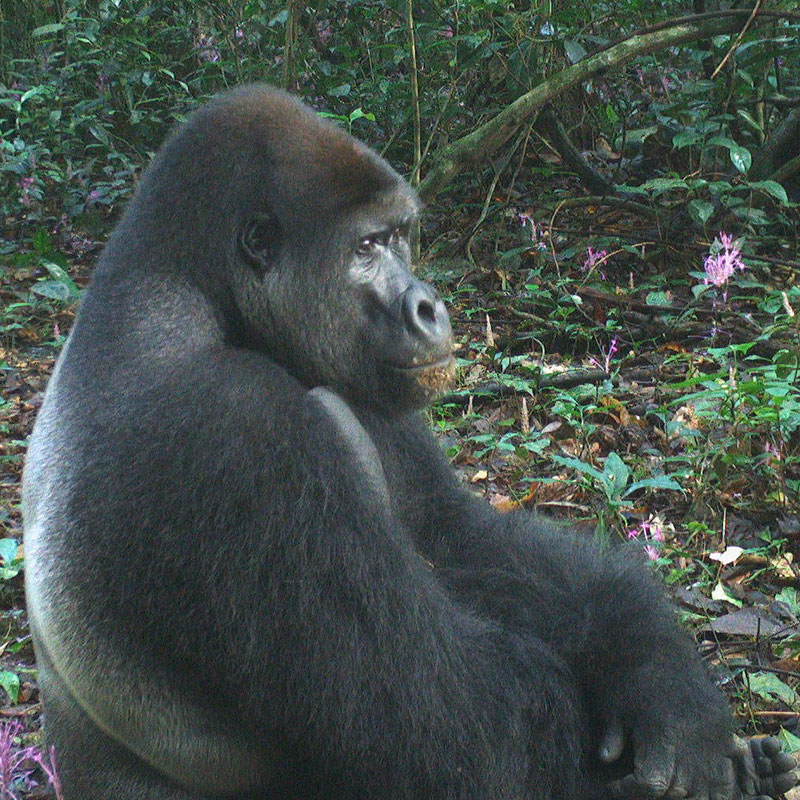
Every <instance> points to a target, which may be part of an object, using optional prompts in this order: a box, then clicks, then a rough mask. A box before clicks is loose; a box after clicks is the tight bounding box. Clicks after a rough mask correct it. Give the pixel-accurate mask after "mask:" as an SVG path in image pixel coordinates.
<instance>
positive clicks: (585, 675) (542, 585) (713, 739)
mask: <svg viewBox="0 0 800 800" xmlns="http://www.w3.org/2000/svg"><path fill="white" fill-rule="evenodd" d="M367 424H368V427H370V429H371V430H374V436H375V440H376V441H377V442H379V443H381V444H380V445H379V449H380V450H381V455H382V458H383V461H384V463H385V464H389V465H390V467H389V484H390V487H391V490H392V496H393V497H407V498H408V505H407V507H406V508H405V509H403V511H402V512H400V513H402V514H404V515H405V516H406V518H409V519H411V520H413V521H412V523H411V524H412V527H413V528H414V529H415V530H416V532H417V539H418V546H419V547H420V549H421V550H422V551H423V552H424V553H425V554H426V557H427V558H428V559H430V561H431V562H432V563H433V565H434V566H435V568H436V570H435V571H436V574H437V576H438V577H439V578H440V579H441V580H442V581H443V582H444V584H445V585H446V586H447V587H448V588H449V589H451V591H452V592H453V593H454V595H455V596H456V597H457V598H459V599H460V600H461V601H462V602H464V603H465V604H466V605H468V606H469V607H470V608H472V609H474V610H475V611H476V612H477V613H480V614H483V615H486V616H488V617H490V618H493V619H497V620H499V621H500V622H501V623H502V624H503V625H504V626H507V627H508V628H510V629H511V630H514V631H517V632H520V633H522V632H526V631H527V632H535V633H536V635H537V636H539V637H541V638H542V639H543V640H544V641H546V642H547V643H548V644H549V645H550V646H551V647H553V649H554V650H555V651H556V652H557V653H558V654H559V655H560V656H561V657H562V658H564V659H565V661H566V662H567V664H568V665H569V667H570V668H571V669H572V671H573V672H574V674H575V675H576V676H577V678H578V681H579V684H580V686H581V688H582V691H583V693H584V698H585V702H586V705H587V707H588V709H589V713H590V714H591V721H592V723H593V724H594V725H595V726H596V728H597V730H596V731H595V733H594V734H592V735H593V736H594V744H592V746H591V747H592V750H593V751H594V752H595V753H596V754H597V756H598V757H599V761H600V763H598V765H597V766H598V769H599V771H600V777H601V779H603V780H606V781H609V782H611V780H610V779H611V778H612V776H613V777H618V778H619V779H618V780H616V781H614V782H613V783H612V788H613V789H614V791H615V792H617V793H620V794H623V795H637V794H641V793H643V792H644V793H646V794H648V795H649V796H655V797H657V796H661V795H668V796H671V797H672V796H674V797H683V796H687V795H688V796H691V797H695V796H696V797H707V796H709V797H711V798H712V800H713V799H714V798H725V797H728V796H729V794H730V793H732V792H733V791H734V788H735V787H734V785H733V784H734V775H733V770H732V765H731V759H732V760H733V762H734V764H735V766H736V767H737V769H738V770H739V771H740V772H742V771H743V770H746V764H747V763H749V762H750V761H752V757H751V755H752V754H750V753H749V752H748V753H745V752H744V751H742V750H741V748H737V747H736V746H735V745H734V743H733V737H732V722H731V718H730V713H729V711H728V709H727V707H726V705H725V702H724V700H723V698H722V696H721V695H720V694H719V692H717V691H716V689H715V688H714V687H713V686H712V684H711V681H710V679H709V677H708V676H707V674H706V672H705V669H704V668H703V666H702V664H701V662H700V660H699V658H698V657H697V654H696V652H695V651H694V647H693V646H692V644H691V642H690V640H689V638H688V637H687V636H686V635H685V634H684V633H683V632H682V631H680V630H679V628H678V626H677V625H676V624H675V621H674V613H673V611H672V610H671V608H670V606H669V604H668V603H667V602H666V601H665V598H664V596H663V591H661V589H660V587H658V586H657V585H656V584H655V583H654V581H653V580H651V578H650V576H649V574H647V572H646V570H645V569H644V568H643V566H642V565H641V564H640V563H639V559H637V558H636V557H635V556H634V554H632V553H631V552H630V551H627V550H626V549H624V548H618V549H608V548H603V547H600V546H598V545H597V544H595V543H594V542H592V541H588V540H585V539H578V538H577V537H575V536H573V535H572V534H570V533H568V532H566V531H563V530H562V531H559V530H554V529H552V528H548V527H547V526H545V525H543V524H542V523H541V522H540V521H538V520H537V519H536V518H535V517H534V516H532V515H530V514H527V513H525V512H518V513H511V514H505V515H502V514H498V513H496V512H494V511H492V510H491V509H490V508H489V507H488V506H487V505H486V504H485V503H483V502H482V501H479V500H477V499H476V498H474V497H473V496H471V495H470V494H469V493H468V492H466V491H465V490H464V489H463V487H461V486H460V485H459V484H458V482H457V481H456V480H455V479H454V477H453V475H452V470H451V469H450V467H449V465H448V464H447V463H446V461H445V459H444V458H443V456H442V454H441V452H440V450H439V448H438V446H437V445H436V443H435V442H434V441H433V439H432V437H431V436H430V435H429V433H428V432H427V430H424V429H423V427H422V426H421V424H420V423H419V420H417V419H415V418H411V417H410V418H407V419H406V421H405V422H404V423H403V425H402V426H399V425H397V423H396V422H394V423H393V425H392V427H390V426H388V425H386V424H385V423H383V422H382V421H381V420H379V419H377V418H373V419H370V420H368V422H367ZM391 465H396V467H395V468H392V466H391ZM409 476H414V477H413V480H411V481H409ZM401 482H404V483H403V485H402V486H400V485H399V484H400V483H401ZM434 487H435V488H434ZM628 742H630V743H631V745H632V749H633V753H632V755H633V763H632V765H628V766H629V767H631V769H630V770H629V774H627V775H624V773H622V774H620V767H621V766H622V762H620V763H619V764H614V765H613V766H614V770H613V771H612V769H611V768H610V767H602V766H601V764H602V763H606V764H610V763H611V762H616V761H617V760H618V759H620V756H621V755H622V754H623V750H625V749H626V746H627V744H628ZM774 755H775V757H774V758H772V759H771V762H770V765H769V766H768V767H765V770H766V771H767V772H769V774H772V772H773V771H774V773H775V774H776V775H778V776H779V778H778V780H777V781H773V782H775V783H776V785H777V784H780V786H781V787H783V786H785V785H786V784H788V785H792V784H793V783H794V782H795V776H793V775H791V774H790V770H791V768H792V765H790V764H789V763H788V760H787V759H785V758H783V759H782V757H780V756H779V755H777V754H774ZM781 759H782V760H781ZM750 771H751V773H752V770H750ZM762 774H763V775H766V772H765V773H762ZM623 776H624V777H623ZM781 776H782V777H781ZM739 783H740V784H741V785H742V786H743V787H745V784H746V785H747V786H748V787H749V784H748V783H747V782H743V781H742V780H740V781H739ZM750 783H753V781H750ZM759 786H760V787H761V791H758V788H759ZM766 786H767V783H766V782H765V781H762V782H761V783H760V784H759V785H758V786H756V785H754V788H755V789H756V791H755V793H756V794H766V791H767V789H766ZM749 790H751V791H752V790H753V787H750V789H749ZM731 796H732V795H731Z"/></svg>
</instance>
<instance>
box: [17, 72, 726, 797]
mask: <svg viewBox="0 0 800 800" xmlns="http://www.w3.org/2000/svg"><path fill="white" fill-rule="evenodd" d="M416 213H417V202H416V199H415V197H414V195H413V193H412V192H411V190H410V189H409V188H408V187H407V186H406V185H405V183H404V182H403V181H402V180H401V179H400V178H399V177H398V176H397V175H396V174H395V173H394V172H393V171H392V170H391V169H390V168H389V167H388V166H387V165H386V164H385V163H384V162H383V161H382V160H381V159H380V158H378V157H377V156H376V155H374V154H373V153H372V152H370V151H369V150H368V149H367V148H365V147H364V146H363V145H361V144H360V143H358V142H356V141H355V140H353V139H351V138H350V137H349V136H347V135H346V134H345V133H343V132H341V131H340V130H338V129H336V128H335V127H333V126H331V125H329V124H328V123H326V122H324V121H322V120H321V119H320V118H319V117H317V116H316V115H315V114H314V113H312V112H311V111H310V110H308V109H307V108H305V107H304V106H303V105H302V104H300V103H298V102H297V101H295V100H293V99H291V98H289V97H288V96H286V95H284V94H283V93H281V92H278V91H276V90H273V89H269V88H265V87H249V88H244V89H241V90H238V91H235V92H233V93H229V94H227V95H224V96H222V97H220V98H218V99H217V100H216V101H214V102H213V103H211V104H210V105H209V106H208V107H206V108H205V109H204V110H202V111H201V112H200V113H198V114H197V115H195V116H194V117H193V118H192V119H191V120H190V121H189V122H188V123H186V124H185V125H184V126H182V127H181V128H180V129H179V130H178V131H177V133H176V134H175V135H173V137H172V138H171V139H170V140H169V141H168V142H167V144H166V145H165V147H164V148H163V149H162V151H161V153H160V154H159V155H158V156H157V157H156V159H155V161H154V162H153V164H152V166H151V167H150V168H149V170H148V171H147V172H146V174H145V175H144V176H143V178H142V181H141V185H140V187H139V189H138V191H137V193H136V196H135V198H134V199H133V201H132V202H131V205H130V207H129V209H128V211H127V213H126V214H125V216H124V218H123V219H122V221H121V223H120V225H119V227H118V228H117V230H116V232H115V233H114V235H113V237H112V239H111V241H110V242H109V244H108V247H107V248H106V250H105V253H104V255H103V256H102V258H101V262H100V265H99V267H98V269H97V272H96V275H95V277H94V280H93V282H92V285H91V287H90V289H89V290H88V292H87V294H86V298H85V300H84V303H83V307H82V309H81V311H80V314H79V317H78V320H77V322H76V324H75V326H74V329H73V331H72V333H71V336H70V339H69V342H68V343H67V345H66V347H65V349H64V352H63V354H62V356H61V359H60V360H59V363H58V367H57V369H56V372H55V374H54V376H53V379H52V381H51V383H50V387H49V389H48V392H47V396H46V399H45V402H44V405H43V408H42V410H41V413H40V416H39V419H38V422H37V426H36V431H35V433H34V436H33V439H32V442H31V447H30V454H29V459H28V464H27V467H26V474H25V522H26V543H25V548H26V561H27V581H28V584H27V590H28V601H29V612H30V621H31V627H32V631H33V635H34V642H35V646H36V653H37V658H38V663H39V667H40V684H41V690H42V695H43V699H44V705H45V711H46V729H47V732H48V735H49V737H50V739H51V740H52V742H53V743H54V744H55V746H56V748H57V754H58V764H59V767H60V771H61V778H62V782H63V785H64V794H65V798H66V800H209V799H210V798H214V797H223V796H230V797H236V798H240V799H241V800H244V799H245V798H251V799H252V800H255V799H256V798H258V799H259V800H266V799H267V798H276V799H277V798H280V799H281V800H285V799H288V798H298V799H299V798H304V799H306V800H310V799H311V798H348V800H350V799H353V800H357V798H364V799H365V800H367V799H369V800H383V799H388V798H393V799H394V800H406V799H407V798H408V799H410V798H419V799H420V800H422V799H423V798H424V800H435V799H436V798H453V799H454V798H464V800H467V799H469V800H480V799H481V798H485V799H486V800H490V799H491V800H503V799H504V798H507V799H508V800H511V799H512V798H514V800H517V799H518V798H522V799H532V798H542V799H543V800H544V799H545V798H546V799H547V800H556V799H557V798H564V800H580V798H591V797H598V796H604V795H607V794H608V792H609V791H610V789H609V782H610V781H612V780H614V779H622V782H621V783H619V784H618V787H620V788H621V790H622V791H624V792H627V793H631V792H633V791H638V790H639V789H649V791H650V793H651V794H652V795H654V796H657V795H660V794H664V793H665V792H666V791H667V789H668V788H669V787H670V785H671V786H672V791H673V792H675V791H677V790H678V789H680V787H681V786H682V787H684V788H685V790H686V792H688V793H689V794H690V795H691V796H694V797H697V798H704V799H705V798H708V797H709V795H710V797H711V798H712V800H721V799H722V798H724V797H728V796H729V795H730V794H731V792H732V791H733V790H734V784H733V779H732V775H733V772H732V768H731V760H730V758H731V757H732V756H733V750H732V747H733V744H732V739H731V721H730V716H729V713H728V711H727V709H726V706H725V703H724V702H723V700H722V698H721V697H720V696H719V695H718V693H717V692H716V691H715V689H714V688H713V687H712V686H711V684H710V682H709V680H708V678H707V676H706V674H705V673H704V670H703V668H702V666H701V664H700V662H699V661H698V659H697V657H696V655H695V653H694V651H693V647H692V646H691V644H690V642H689V640H688V639H687V638H686V637H685V636H684V635H683V634H682V633H681V632H679V630H678V629H677V627H676V625H675V624H674V622H673V614H672V612H671V610H670V609H669V608H668V607H667V605H666V604H665V602H664V600H663V599H662V596H661V592H660V591H659V590H658V589H657V588H656V587H655V586H654V584H653V582H652V581H651V580H650V578H649V577H648V575H647V574H646V571H645V570H644V569H643V568H642V566H641V565H640V564H639V563H638V561H637V560H636V559H635V558H632V557H631V555H630V554H629V553H627V552H623V551H611V550H605V549H602V548H600V547H598V546H596V545H595V544H593V543H591V542H588V541H584V540H581V539H578V538H576V537H574V536H571V535H568V534H566V533H562V532H553V531H550V530H547V529H546V528H543V527H542V526H541V525H540V524H539V523H537V522H536V521H535V520H534V519H533V518H532V517H531V516H529V515H527V514H509V515H506V516H501V515H498V514H496V513H494V512H493V511H492V510H490V509H489V508H488V507H487V506H485V505H484V504H483V503H481V502H479V501H477V500H476V499H474V498H473V497H472V496H470V494H469V493H468V492H466V491H465V490H464V489H463V488H462V487H461V486H460V485H459V483H458V481H457V480H456V479H455V478H454V476H453V475H452V472H451V470H450V468H449V465H448V464H447V463H446V461H445V459H444V458H443V457H442V455H441V454H440V452H439V449H438V447H437V445H436V443H435V442H434V440H433V438H432V436H431V434H430V433H429V432H428V430H427V429H426V428H425V426H424V425H423V424H422V422H421V421H420V418H419V415H418V413H417V409H419V408H420V407H421V406H422V405H424V404H425V403H426V402H427V401H428V400H429V399H430V397H432V396H433V394H435V393H436V392H437V391H440V390H441V389H442V388H443V387H444V386H445V385H446V383H447V380H448V378H449V376H450V373H451V370H452V360H451V357H450V351H451V346H450V327H449V322H448V321H447V316H446V312H445V311H444V308H443V306H442V304H441V301H440V300H439V299H438V298H437V297H436V295H435V294H434V293H433V290H432V289H431V288H430V287H429V286H427V285H426V284H423V283H421V282H419V281H417V280H416V279H415V278H413V276H412V275H411V273H410V272H409V270H408V261H409V247H408V242H407V231H408V228H409V225H410V224H411V223H412V221H413V219H414V217H415V215H416ZM603 742H605V743H606V744H605V747H606V749H607V750H608V755H607V759H608V760H610V761H612V762H613V763H611V764H604V763H603V762H602V761H601V760H600V759H599V758H598V751H599V749H600V747H601V744H602V743H603ZM631 757H633V758H635V768H636V769H635V773H633V777H631V776H630V775H629V776H628V777H627V778H625V777H624V776H625V775H626V774H627V773H628V772H630V771H631V769H633V762H632V761H631V760H629V759H631ZM626 781H627V783H626Z"/></svg>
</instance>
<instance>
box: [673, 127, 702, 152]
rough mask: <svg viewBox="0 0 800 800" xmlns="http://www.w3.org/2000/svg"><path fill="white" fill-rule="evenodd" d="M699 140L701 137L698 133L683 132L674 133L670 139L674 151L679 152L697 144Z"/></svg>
mask: <svg viewBox="0 0 800 800" xmlns="http://www.w3.org/2000/svg"><path fill="white" fill-rule="evenodd" d="M701 139H702V137H701V136H700V134H699V133H695V132H694V131H685V132H684V133H676V134H675V135H674V136H673V137H672V144H673V146H674V147H675V148H676V149H678V150H680V149H681V148H683V147H691V146H692V145H693V144H697V143H698V142H699V141H701Z"/></svg>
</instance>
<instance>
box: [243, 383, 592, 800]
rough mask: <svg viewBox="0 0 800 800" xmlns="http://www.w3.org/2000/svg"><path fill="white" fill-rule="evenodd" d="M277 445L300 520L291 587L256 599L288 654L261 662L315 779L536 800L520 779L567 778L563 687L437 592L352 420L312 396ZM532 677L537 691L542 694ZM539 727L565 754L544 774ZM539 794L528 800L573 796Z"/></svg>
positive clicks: (395, 790) (569, 762)
mask: <svg viewBox="0 0 800 800" xmlns="http://www.w3.org/2000/svg"><path fill="white" fill-rule="evenodd" d="M284 436H286V438H287V439H289V440H290V441H291V442H292V445H291V446H292V448H293V449H294V450H295V451H297V458H295V459H294V469H293V472H292V474H291V475H290V476H284V477H285V478H287V477H288V479H287V480H286V486H288V487H290V489H291V490H293V496H292V498H291V500H292V505H293V506H294V507H293V508H289V507H287V508H286V509H285V511H284V512H282V513H283V514H285V515H286V516H287V518H289V517H291V520H290V521H289V520H288V519H287V521H289V524H288V525H287V532H288V533H289V535H290V536H291V537H292V539H293V540H294V541H292V542H286V543H285V544H280V545H278V547H277V551H278V552H280V553H281V558H282V559H284V560H285V564H284V569H283V571H284V573H285V574H287V575H290V576H300V577H299V578H297V579H296V582H295V583H294V584H293V583H291V582H289V583H287V584H286V585H283V586H280V587H270V586H262V587H260V590H259V591H260V593H262V594H263V596H265V597H267V598H269V601H268V605H265V607H264V609H263V614H269V615H270V616H272V617H273V618H277V620H278V624H279V625H280V626H281V628H280V630H279V631H277V632H276V634H275V635H276V638H277V640H278V641H281V642H291V644H292V647H291V653H290V654H289V655H288V657H287V659H286V661H285V663H283V662H278V663H277V664H276V663H275V661H276V656H275V653H274V652H271V651H270V650H269V649H268V650H266V651H265V652H264V653H263V658H264V659H265V660H267V661H271V662H272V664H273V667H272V668H271V670H270V671H271V673H272V676H273V677H272V682H273V683H272V688H271V690H270V698H271V700H272V702H273V703H274V701H275V698H276V697H277V698H279V697H283V696H290V697H292V698H294V701H293V704H292V705H291V706H290V707H287V708H285V709H283V710H284V711H286V712H288V714H289V716H287V718H286V719H285V720H284V721H283V728H284V730H286V731H297V732H298V736H299V741H300V742H302V743H303V746H308V744H309V743H310V744H311V748H312V749H311V752H309V753H308V754H307V757H308V759H309V762H310V763H311V764H314V765H316V767H317V769H320V768H321V777H322V778H325V779H327V780H328V781H330V780H335V779H336V776H340V777H341V776H345V777H346V779H347V781H348V782H349V785H350V787H352V793H353V795H354V796H362V792H363V795H364V796H372V797H385V796H386V797H388V796H392V797H407V796H409V797H410V796H415V797H416V796H425V797H432V798H433V797H440V796H441V797H464V798H467V797H470V798H477V797H486V798H488V797H492V798H505V797H522V796H531V797H532V796H534V795H529V794H528V791H529V789H528V781H529V774H528V770H530V769H532V768H534V766H535V767H538V766H539V765H540V764H542V763H548V761H550V760H551V759H554V761H551V762H550V763H553V764H554V767H555V769H554V771H553V772H554V774H555V775H559V776H560V775H565V774H576V773H577V770H575V764H577V763H579V762H580V758H581V754H580V753H579V752H576V750H575V748H574V747H570V746H569V743H570V742H573V743H574V742H577V741H578V729H579V722H578V720H577V719H575V718H574V716H575V715H574V714H572V713H571V712H568V713H566V714H564V715H563V716H562V718H560V719H557V720H554V719H552V716H551V709H552V708H553V707H554V706H558V705H561V703H562V701H564V704H565V705H566V707H567V709H576V708H577V707H578V705H579V701H578V700H577V697H576V690H575V688H574V686H573V684H572V679H571V676H570V675H569V674H568V673H567V672H566V671H565V670H564V668H563V665H562V664H561V663H560V661H559V660H558V659H557V658H554V657H553V654H552V652H551V651H550V649H549V648H547V647H546V646H544V645H543V644H542V643H541V642H535V641H534V640H533V637H530V635H529V634H526V635H525V636H524V637H523V636H519V637H518V636H517V635H516V634H514V633H510V632H507V631H505V630H504V629H502V628H501V627H500V626H498V625H496V624H495V623H492V622H490V621H487V620H484V619H479V618H478V617H476V616H475V615H473V614H472V613H470V612H468V611H465V610H464V609H463V608H461V607H459V606H457V605H456V604H455V603H454V602H453V601H452V598H451V597H450V596H449V595H448V594H447V593H446V592H444V591H442V589H441V586H440V585H439V583H438V581H436V580H435V578H434V576H433V574H432V573H431V570H430V566H429V565H428V564H427V563H426V562H425V561H424V560H423V559H422V558H420V556H419V553H418V552H417V551H416V549H415V548H414V546H413V543H412V542H411V541H410V539H409V538H408V537H407V534H406V532H405V531H404V530H403V529H402V528H401V527H400V526H399V525H398V524H397V521H396V520H395V519H394V517H393V514H392V511H391V509H390V506H389V503H388V498H387V486H386V482H385V475H384V472H383V469H382V466H381V462H380V459H379V457H378V453H377V451H376V449H375V446H374V443H373V442H372V440H371V437H370V436H369V434H368V433H367V432H366V430H365V429H364V428H363V427H362V425H361V424H360V422H359V421H358V419H357V418H356V417H355V416H354V414H353V413H352V411H351V410H350V407H349V406H348V404H347V403H346V402H345V401H344V400H343V399H342V398H340V397H339V396H338V395H336V394H335V393H333V392H331V391H329V390H327V389H322V388H317V389H314V390H312V391H310V392H308V393H307V394H306V395H305V397H304V398H303V400H302V402H301V403H300V409H299V413H298V415H297V418H296V421H295V423H294V424H290V425H289V426H287V428H286V429H284ZM284 466H286V464H284ZM294 470H296V471H294ZM298 487H302V491H301V493H297V491H296V489H297V488H298ZM275 544H277V543H275ZM281 571H282V570H279V569H278V570H276V569H275V566H274V565H271V566H270V567H269V568H268V569H267V570H266V573H267V574H272V575H274V574H278V573H280V572H281ZM260 616H261V615H259V614H256V615H254V617H253V619H254V621H256V620H258V619H259V617H260ZM258 633H259V632H258V631H253V637H254V638H255V637H257V636H258ZM523 638H524V639H525V641H523ZM530 675H537V676H541V677H540V678H539V679H538V680H537V682H536V685H535V686H531V681H530V677H529V676H530ZM254 688H256V690H258V686H256V687H254ZM253 702H256V703H257V702H258V699H257V698H256V697H254V698H253ZM275 710H276V707H274V706H273V708H265V709H264V716H265V717H269V716H272V717H274V714H275ZM278 710H281V709H278ZM538 726H542V727H544V728H546V729H549V730H551V731H552V729H553V726H556V730H558V729H559V728H561V729H562V732H563V736H562V737H561V740H562V741H565V742H567V745H566V746H565V747H564V748H563V750H562V751H559V752H557V753H555V754H551V753H549V752H548V753H546V754H544V757H542V758H540V755H541V754H538V753H537V752H536V748H535V747H532V746H531V744H530V742H531V739H532V738H534V734H533V731H535V730H536V729H537V727H538ZM559 762H561V763H560V764H559ZM387 764H391V765H392V766H391V768H390V769H389V770H387ZM331 776H333V778H331ZM387 780H389V782H390V785H389V784H386V783H385V782H386V781H387ZM537 780H538V786H537V791H536V793H535V796H536V797H540V796H541V797H548V798H554V799H555V798H560V797H564V798H567V797H575V796H578V791H577V786H574V785H557V786H548V779H546V778H545V779H541V778H538V779H537ZM539 792H541V794H539Z"/></svg>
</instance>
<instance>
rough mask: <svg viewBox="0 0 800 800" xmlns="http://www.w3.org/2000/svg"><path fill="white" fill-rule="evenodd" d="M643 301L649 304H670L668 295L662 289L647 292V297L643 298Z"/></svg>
mask: <svg viewBox="0 0 800 800" xmlns="http://www.w3.org/2000/svg"><path fill="white" fill-rule="evenodd" d="M644 301H645V303H647V305H649V306H671V305H672V301H671V300H670V299H669V295H668V294H667V293H666V292H663V291H656V292H648V293H647V297H645V299H644Z"/></svg>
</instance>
